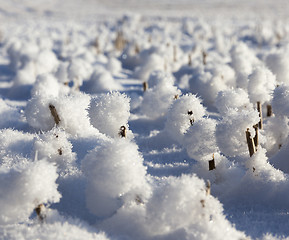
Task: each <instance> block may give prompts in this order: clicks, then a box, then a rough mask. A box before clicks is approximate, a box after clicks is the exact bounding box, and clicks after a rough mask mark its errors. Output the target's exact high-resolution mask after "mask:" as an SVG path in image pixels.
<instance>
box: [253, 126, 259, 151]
mask: <svg viewBox="0 0 289 240" xmlns="http://www.w3.org/2000/svg"><path fill="white" fill-rule="evenodd" d="M253 127H254V129H255V137H254V145H255V148H256V151H257V148H258V145H259V129H258V124H256V125H254V126H253Z"/></svg>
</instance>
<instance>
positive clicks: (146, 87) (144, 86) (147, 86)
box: [142, 82, 149, 92]
mask: <svg viewBox="0 0 289 240" xmlns="http://www.w3.org/2000/svg"><path fill="white" fill-rule="evenodd" d="M142 86H143V91H144V92H145V91H146V90H148V88H149V85H148V82H143V84H142Z"/></svg>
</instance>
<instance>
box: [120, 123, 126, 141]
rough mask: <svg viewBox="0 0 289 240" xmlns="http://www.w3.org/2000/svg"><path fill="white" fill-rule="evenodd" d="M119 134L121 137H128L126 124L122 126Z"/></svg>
mask: <svg viewBox="0 0 289 240" xmlns="http://www.w3.org/2000/svg"><path fill="white" fill-rule="evenodd" d="M118 135H119V136H120V137H121V138H126V127H125V126H121V127H120V129H119V132H118Z"/></svg>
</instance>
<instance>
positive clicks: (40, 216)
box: [34, 204, 46, 223]
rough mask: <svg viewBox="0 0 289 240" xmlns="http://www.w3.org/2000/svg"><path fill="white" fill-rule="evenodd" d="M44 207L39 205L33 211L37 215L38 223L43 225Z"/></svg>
mask: <svg viewBox="0 0 289 240" xmlns="http://www.w3.org/2000/svg"><path fill="white" fill-rule="evenodd" d="M44 209H45V206H44V204H39V205H38V206H37V207H36V208H35V209H34V210H35V212H36V214H37V217H38V219H39V221H40V223H43V221H44V220H45V217H46V215H45V214H44V211H43V210H44Z"/></svg>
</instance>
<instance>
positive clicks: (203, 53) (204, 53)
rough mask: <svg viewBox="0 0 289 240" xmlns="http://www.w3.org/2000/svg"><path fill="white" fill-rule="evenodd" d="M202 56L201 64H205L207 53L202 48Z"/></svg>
mask: <svg viewBox="0 0 289 240" xmlns="http://www.w3.org/2000/svg"><path fill="white" fill-rule="evenodd" d="M202 56H203V64H204V65H206V64H207V53H206V52H205V51H204V50H203V51H202Z"/></svg>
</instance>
